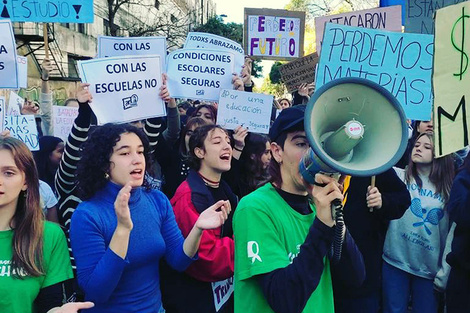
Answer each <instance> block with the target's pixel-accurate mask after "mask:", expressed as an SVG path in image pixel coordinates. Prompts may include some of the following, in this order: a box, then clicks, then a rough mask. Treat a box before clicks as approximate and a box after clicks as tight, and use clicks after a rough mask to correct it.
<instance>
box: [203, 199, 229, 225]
mask: <svg viewBox="0 0 470 313" xmlns="http://www.w3.org/2000/svg"><path fill="white" fill-rule="evenodd" d="M231 209H232V208H231V207H230V201H228V200H225V201H224V200H220V201H218V202H217V203H215V204H214V205H212V206H210V207H208V208H207V209H206V210H204V212H202V213H201V214H200V215H199V218H198V219H197V221H196V227H197V228H199V229H214V228H219V227H220V226H222V225H223V224H224V223H225V221H226V220H227V218H228V215H229V214H230V211H231Z"/></svg>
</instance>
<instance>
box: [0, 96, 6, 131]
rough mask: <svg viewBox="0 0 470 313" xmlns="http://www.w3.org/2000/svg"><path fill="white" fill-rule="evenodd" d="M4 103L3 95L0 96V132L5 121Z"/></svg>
mask: <svg viewBox="0 0 470 313" xmlns="http://www.w3.org/2000/svg"><path fill="white" fill-rule="evenodd" d="M5 112H6V104H5V97H0V132H2V131H3V124H4V123H5Z"/></svg>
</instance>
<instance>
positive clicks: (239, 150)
mask: <svg viewBox="0 0 470 313" xmlns="http://www.w3.org/2000/svg"><path fill="white" fill-rule="evenodd" d="M233 149H235V150H237V151H238V152H243V149H238V148H237V147H235V146H234V147H233Z"/></svg>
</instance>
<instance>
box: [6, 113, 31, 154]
mask: <svg viewBox="0 0 470 313" xmlns="http://www.w3.org/2000/svg"><path fill="white" fill-rule="evenodd" d="M4 127H5V128H4V129H5V130H9V131H10V136H12V137H13V138H16V139H19V140H21V141H22V142H24V143H25V144H26V145H27V146H28V148H29V150H31V151H38V150H39V135H38V129H37V127H36V120H35V118H34V115H16V116H5V124H4Z"/></svg>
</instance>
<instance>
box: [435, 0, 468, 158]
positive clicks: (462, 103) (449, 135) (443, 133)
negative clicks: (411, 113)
mask: <svg viewBox="0 0 470 313" xmlns="http://www.w3.org/2000/svg"><path fill="white" fill-rule="evenodd" d="M435 18H436V23H435V41H434V45H435V46H434V49H435V50H434V73H433V89H434V133H435V145H434V149H435V155H436V157H440V156H444V155H447V154H450V153H452V152H455V151H458V150H460V149H462V148H463V147H465V146H467V145H468V144H469V128H470V108H467V106H468V105H470V2H463V3H460V4H457V5H452V6H448V7H445V8H442V9H440V10H437V11H436V17H435Z"/></svg>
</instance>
